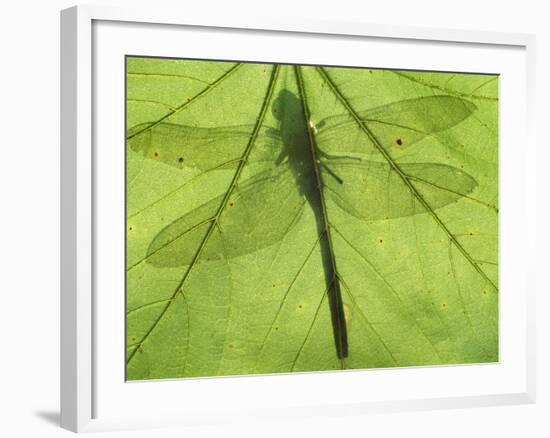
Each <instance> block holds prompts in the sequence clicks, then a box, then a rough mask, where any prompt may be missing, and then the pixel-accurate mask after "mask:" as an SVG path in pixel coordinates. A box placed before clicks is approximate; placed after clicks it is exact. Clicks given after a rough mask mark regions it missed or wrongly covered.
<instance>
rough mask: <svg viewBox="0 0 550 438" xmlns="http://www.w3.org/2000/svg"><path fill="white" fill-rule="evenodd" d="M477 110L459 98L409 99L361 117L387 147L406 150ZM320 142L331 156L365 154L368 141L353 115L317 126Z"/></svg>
mask: <svg viewBox="0 0 550 438" xmlns="http://www.w3.org/2000/svg"><path fill="white" fill-rule="evenodd" d="M475 109H476V106H475V105H474V104H473V103H471V102H470V101H468V100H466V99H462V98H459V97H455V96H446V95H441V96H428V97H419V98H415V99H406V100H401V101H398V102H394V103H390V104H387V105H383V106H380V107H376V108H372V109H369V110H366V111H361V112H359V113H358V115H359V118H360V120H361V121H362V122H363V123H364V124H365V125H366V126H367V127H368V128H369V130H370V131H371V132H372V133H373V134H374V136H375V137H376V139H377V140H378V141H379V142H380V144H381V145H383V146H384V147H389V148H397V149H403V148H406V147H408V146H410V145H412V144H414V143H416V142H418V141H420V140H421V139H423V138H424V137H426V136H427V135H429V134H432V133H437V132H440V131H444V130H446V129H449V128H451V127H453V126H455V125H456V124H458V123H460V122H461V121H463V120H464V119H466V118H467V117H468V116H470V114H472V112H474V111H475ZM316 129H317V142H318V144H319V147H320V148H321V149H322V150H324V151H325V152H327V153H335V154H338V153H342V152H358V153H361V152H362V153H365V152H366V151H365V145H364V141H363V142H361V141H358V138H357V137H363V138H364V137H365V135H364V132H362V130H361V127H360V126H359V124H358V122H357V120H355V119H354V118H353V117H352V116H351V115H349V114H345V115H339V116H333V117H327V118H326V119H324V120H322V121H321V122H319V123H318V124H317V125H316Z"/></svg>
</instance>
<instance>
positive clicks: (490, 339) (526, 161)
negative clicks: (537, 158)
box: [61, 7, 535, 431]
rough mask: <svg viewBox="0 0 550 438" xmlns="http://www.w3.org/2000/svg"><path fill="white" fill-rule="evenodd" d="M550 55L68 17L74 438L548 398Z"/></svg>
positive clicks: (291, 29)
mask: <svg viewBox="0 0 550 438" xmlns="http://www.w3.org/2000/svg"><path fill="white" fill-rule="evenodd" d="M533 50H534V40H533V37H531V36H528V35H508V34H494V33H483V32H458V31H450V30H430V29H417V28H401V27H398V28H397V27H396V28H391V27H377V26H373V25H366V24H356V25H349V24H346V26H343V25H339V24H338V23H309V22H303V23H299V24H298V23H294V24H292V25H290V24H287V23H285V22H277V21H276V20H264V21H263V22H262V21H261V20H253V21H251V22H247V21H246V20H243V21H242V22H238V21H236V22H234V23H227V22H223V21H219V22H218V21H216V20H214V19H210V20H208V21H204V20H203V19H202V18H201V17H197V18H194V17H190V16H182V17H178V15H177V14H173V13H170V14H168V13H166V14H163V13H160V12H158V11H156V12H155V11H149V12H147V11H144V12H142V13H141V12H140V13H138V12H136V11H131V12H130V11H124V10H120V9H108V8H107V9H105V8H92V7H85V8H82V7H78V8H71V9H68V10H66V11H63V13H62V89H63V90H62V123H63V126H62V220H63V224H62V225H63V228H62V229H63V238H62V253H63V255H62V257H63V260H62V262H63V263H62V265H63V268H62V334H61V335H62V350H63V351H62V425H63V426H64V427H66V428H69V429H71V430H75V431H82V430H102V429H112V428H121V427H123V428H126V427H132V428H135V427H151V426H156V427H158V426H162V425H189V424H201V423H205V422H210V421H225V420H228V419H232V420H233V419H238V418H241V417H242V418H245V417H247V416H253V417H255V418H270V417H274V416H278V417H281V416H282V417H285V416H292V417H296V416H298V417H299V416H311V415H320V414H321V413H322V412H325V410H326V408H327V407H328V406H331V407H336V408H335V409H334V410H333V411H331V412H334V413H333V414H334V415H339V414H341V413H343V412H347V413H349V412H356V413H358V414H360V413H364V412H372V411H380V410H407V409H421V408H426V407H427V408H430V407H442V406H443V407H445V406H448V407H453V406H479V405H489V404H504V403H525V402H529V401H532V400H534V389H533V388H534V370H533V367H534V359H533V355H534V349H533V335H532V331H533V327H534V320H533V309H532V301H531V298H530V297H531V295H532V294H533V293H534V290H533V284H531V283H530V278H531V277H530V275H529V270H530V269H531V267H530V261H529V260H528V258H526V257H525V254H529V253H530V252H529V251H528V248H529V247H530V245H532V243H533V241H534V239H533V234H532V233H534V226H531V227H529V228H527V230H528V231H527V232H526V234H523V235H521V236H520V235H518V233H517V231H516V230H517V229H518V228H517V227H518V224H526V223H530V224H533V223H534V213H533V209H534V202H535V201H534V198H533V184H534V179H533V171H534V164H533V161H532V160H533V158H532V154H530V153H529V151H531V150H532V149H533V148H534V144H533V141H532V138H531V137H530V136H531V128H530V125H529V120H530V117H531V112H532V93H533V78H532V76H533V70H532V64H533V56H534V55H533ZM522 229H524V230H525V229H526V228H525V226H524V225H523V226H522ZM289 393H292V394H293V396H292V397H291V398H289V397H288V394H289ZM236 394H237V395H236Z"/></svg>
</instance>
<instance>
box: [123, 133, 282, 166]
mask: <svg viewBox="0 0 550 438" xmlns="http://www.w3.org/2000/svg"><path fill="white" fill-rule="evenodd" d="M253 130H254V125H241V126H228V127H219V128H203V127H194V126H186V125H179V124H173V123H164V122H161V123H143V124H140V125H137V126H135V127H133V128H132V129H130V130H129V131H128V135H127V142H128V146H129V147H130V148H131V149H132V150H133V151H134V152H138V153H140V154H142V155H143V156H145V157H146V158H149V159H151V160H155V161H160V162H162V163H164V164H167V165H169V166H171V167H175V168H178V169H183V168H186V167H187V168H189V167H191V168H196V169H200V170H209V169H214V168H216V167H220V166H224V167H225V168H235V167H237V165H238V159H239V157H241V156H242V154H243V151H244V149H245V148H246V145H247V143H248V141H249V140H250V139H251V137H252V135H253ZM279 142H280V139H279V134H278V131H277V130H275V129H273V128H269V127H264V128H261V129H260V131H259V132H258V134H257V137H256V139H255V145H256V148H257V149H258V150H260V151H261V150H262V149H263V150H264V151H265V154H264V155H265V159H266V160H267V159H269V157H271V156H272V154H273V148H275V147H277V145H278V144H279ZM256 155H257V159H261V155H260V154H256Z"/></svg>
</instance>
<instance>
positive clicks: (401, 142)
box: [395, 138, 403, 146]
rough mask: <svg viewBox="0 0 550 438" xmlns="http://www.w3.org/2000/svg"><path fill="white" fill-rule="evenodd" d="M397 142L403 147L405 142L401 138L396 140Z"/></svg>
mask: <svg viewBox="0 0 550 438" xmlns="http://www.w3.org/2000/svg"><path fill="white" fill-rule="evenodd" d="M395 142H396V143H397V144H398V145H399V146H401V145H402V144H403V140H401V139H400V138H398V139H397V140H395Z"/></svg>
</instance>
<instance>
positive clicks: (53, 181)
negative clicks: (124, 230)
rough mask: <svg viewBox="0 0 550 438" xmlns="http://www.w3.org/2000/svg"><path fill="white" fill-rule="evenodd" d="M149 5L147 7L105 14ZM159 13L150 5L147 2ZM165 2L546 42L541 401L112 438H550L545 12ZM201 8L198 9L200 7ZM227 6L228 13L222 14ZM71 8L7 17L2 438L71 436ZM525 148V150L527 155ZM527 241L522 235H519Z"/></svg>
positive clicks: (391, 4)
mask: <svg viewBox="0 0 550 438" xmlns="http://www.w3.org/2000/svg"><path fill="white" fill-rule="evenodd" d="M96 3H108V4H121V5H135V6H138V5H139V4H140V3H142V4H144V5H146V4H147V3H148V2H146V1H136V0H134V1H118V2H117V1H111V2H96ZM149 3H150V2H149ZM190 3H191V2H188V1H183V0H179V1H171V2H170V1H162V0H155V2H154V4H155V5H158V6H159V7H160V6H168V7H176V6H180V7H183V8H187V9H189V8H191V7H192V8H193V10H194V11H198V10H203V11H204V12H205V14H206V13H208V11H212V10H216V11H217V13H226V14H227V16H228V17H230V16H231V14H238V13H240V12H246V13H247V14H252V15H253V14H256V15H266V14H271V15H277V16H283V17H285V16H287V17H299V18H303V17H310V18H312V19H316V18H317V19H325V20H344V21H357V20H361V21H365V22H372V23H381V24H383V23H388V24H415V25H421V26H430V27H452V28H458V29H461V28H462V29H482V30H497V31H504V32H533V33H537V37H538V41H537V43H538V53H537V76H538V79H539V81H538V84H537V85H538V92H537V126H538V135H539V142H540V144H539V156H538V165H539V169H538V173H539V189H540V193H539V201H540V203H539V209H540V211H539V228H538V239H537V240H538V245H539V255H538V260H539V266H538V272H539V273H540V275H539V279H538V309H539V310H538V325H539V333H538V348H539V363H538V367H539V374H538V379H539V395H538V403H537V404H536V405H531V406H517V407H498V408H482V409H470V410H454V411H433V412H420V413H406V414H392V415H388V414H383V415H370V416H368V417H346V418H326V419H311V420H307V421H295V422H292V423H281V424H272V425H269V427H268V428H267V430H266V429H265V428H264V427H265V426H262V428H263V429H262V430H258V425H255V424H236V425H234V426H229V427H223V428H221V427H215V426H212V427H201V428H194V429H189V430H184V431H181V430H180V431H173V430H172V431H171V430H164V431H160V432H159V431H155V432H152V431H149V432H147V431H142V432H131V433H130V432H120V433H110V434H108V435H106V436H112V437H119V436H155V437H157V436H158V437H161V438H162V437H164V436H181V435H182V434H187V436H192V437H194V436H201V437H202V436H211V437H218V436H221V435H223V436H239V437H244V436H259V435H261V436H268V437H269V436H281V435H285V436H288V437H294V436H315V437H324V436H335V435H338V436H342V435H344V434H346V435H350V434H353V435H354V436H378V437H380V436H382V437H387V436H389V437H393V436H407V437H416V436H418V437H420V436H421V437H432V436H433V437H441V436H442V435H444V436H445V437H446V438H447V437H455V436H456V437H481V436H484V435H490V436H528V437H543V436H548V434H550V425H549V421H548V416H549V414H550V380H549V379H548V377H547V374H548V373H547V372H546V369H548V368H549V367H550V361H549V357H550V347H549V346H550V339H549V336H548V335H547V334H548V332H549V330H550V322H549V320H550V318H548V317H547V315H546V313H547V311H549V310H550V298H549V296H548V294H547V293H546V292H547V291H548V290H549V288H548V285H549V282H548V280H546V279H544V278H543V276H542V274H543V273H545V272H546V271H547V270H548V267H547V264H548V262H549V261H550V257H548V253H547V252H546V251H545V250H544V248H547V247H548V246H549V244H550V240H549V234H548V232H547V230H546V229H544V228H543V224H544V223H547V222H549V221H550V215H549V213H550V209H549V208H548V206H547V205H545V204H543V202H542V201H543V199H544V198H546V199H550V196H548V195H549V190H548V188H549V186H550V177H549V176H548V175H546V176H545V175H543V173H545V166H546V163H548V162H550V152H549V151H548V147H549V142H548V141H545V138H546V137H547V136H546V135H545V128H546V127H547V126H548V120H549V119H548V117H549V116H550V112H549V111H548V109H547V104H546V102H547V99H548V98H550V93H549V87H548V82H547V80H545V77H547V76H548V73H549V72H550V29H549V28H548V24H547V19H548V16H549V14H548V12H546V11H545V10H544V9H543V8H544V6H543V2H536V1H528V0H524V1H522V2H514V3H512V2H510V4H511V5H513V6H511V5H510V6H507V5H506V4H505V2H502V1H493V0H491V1H485V2H482V1H480V0H477V1H470V0H460V1H458V0H453V1H447V2H444V1H442V0H439V1H427V0H417V1H414V2H411V1H407V0H403V1H397V0H393V1H390V0H387V1H384V2H373V1H370V0H360V1H356V2H353V1H351V0H349V1H346V0H338V1H334V0H333V1H330V2H322V1H321V0H307V1H301V2H298V1H297V0H274V1H272V2H262V1H256V2H252V1H245V0H231V1H226V2H221V1H220V2H207V1H205V0H203V1H201V2H198V3H199V6H193V5H191V4H190ZM193 3H194V2H193ZM223 3H225V5H224V4H223ZM71 5H72V3H70V2H66V1H61V0H52V1H49V2H45V1H39V0H31V1H26V2H20V3H19V4H10V5H9V6H4V8H3V10H2V23H1V25H0V44H1V49H2V55H3V56H2V57H1V58H0V91H1V92H0V102H1V106H0V108H1V109H0V111H1V112H2V114H1V118H0V120H1V122H0V125H1V127H2V129H1V131H0V132H1V133H2V136H1V137H0V138H1V140H0V147H1V151H2V154H1V155H0V183H1V184H0V194H1V196H2V203H1V206H2V207H1V209H0V212H1V214H0V233H1V234H0V236H1V239H0V245H1V248H2V251H1V252H0V259H1V260H0V266H1V271H0V272H1V275H0V293H1V294H2V299H1V301H0V330H1V331H0V333H1V338H0V339H1V340H2V343H1V349H0V379H1V382H2V384H1V386H0V409H1V410H0V412H1V414H0V434H1V435H4V436H8V437H18V436H29V437H34V436H40V437H49V436H62V435H65V436H69V434H70V433H69V432H65V431H62V430H59V429H58V428H57V425H56V424H57V421H58V401H59V396H58V393H59V391H58V387H59V377H58V367H59V342H58V338H59V336H58V331H59V323H58V320H59V261H58V260H59V243H58V242H59V213H58V211H59V195H58V193H59V177H58V174H59V103H58V102H59V97H58V96H59V14H58V11H59V9H61V8H64V7H67V6H71ZM518 147H521V145H518ZM518 232H521V230H518Z"/></svg>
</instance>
